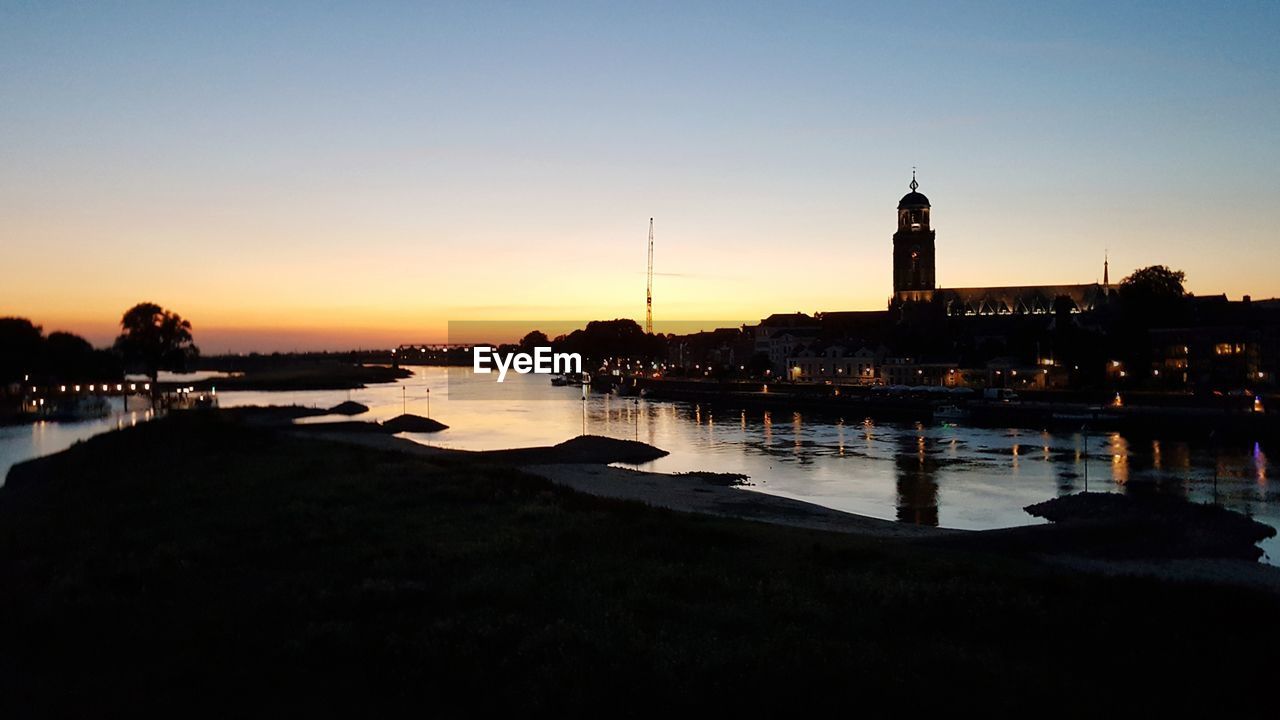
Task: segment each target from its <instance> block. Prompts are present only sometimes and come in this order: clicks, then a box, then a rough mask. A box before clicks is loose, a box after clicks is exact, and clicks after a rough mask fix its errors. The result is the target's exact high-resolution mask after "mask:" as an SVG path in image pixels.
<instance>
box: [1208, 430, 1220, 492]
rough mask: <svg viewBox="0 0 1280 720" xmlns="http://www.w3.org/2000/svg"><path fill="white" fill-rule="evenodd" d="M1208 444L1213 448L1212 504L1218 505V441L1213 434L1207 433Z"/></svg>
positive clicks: (1211, 432)
mask: <svg viewBox="0 0 1280 720" xmlns="http://www.w3.org/2000/svg"><path fill="white" fill-rule="evenodd" d="M1209 444H1210V446H1211V447H1212V448H1213V504H1214V505H1217V504H1218V441H1217V440H1216V439H1215V437H1214V432H1213V431H1212V430H1210V431H1209Z"/></svg>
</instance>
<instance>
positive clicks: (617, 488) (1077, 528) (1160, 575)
mask: <svg viewBox="0 0 1280 720" xmlns="http://www.w3.org/2000/svg"><path fill="white" fill-rule="evenodd" d="M291 434H292V435H294V436H297V437H310V438H315V439H320V440H325V441H329V442H337V443H345V444H353V445H359V446H362V447H367V448H371V449H379V450H388V451H393V452H399V453H404V454H408V455H414V456H418V457H423V458H431V459H437V460H440V459H450V460H455V461H456V460H463V461H468V462H479V463H495V464H502V463H503V462H504V460H507V461H510V460H511V459H524V460H532V462H529V463H527V464H520V465H518V466H517V467H518V469H519V470H520V471H522V472H526V473H529V474H532V475H535V476H537V477H540V478H543V479H546V480H549V481H551V482H553V483H555V484H557V485H560V486H563V487H567V488H570V489H572V490H575V491H577V492H582V493H586V494H589V495H592V496H595V497H600V498H608V499H612V500H624V501H634V502H639V503H642V504H644V505H646V506H649V507H653V508H661V509H666V510H673V511H676V512H681V513H688V514H692V515H701V516H707V517H720V518H729V519H733V520H744V521H751V522H761V523H766V524H771V525H780V526H787V527H795V528H803V529H807V530H818V531H823V532H835V533H841V534H848V535H856V536H860V537H866V538H873V539H879V540H889V541H905V542H910V543H913V544H914V543H920V544H923V545H932V546H937V547H939V548H964V547H971V548H982V549H984V550H988V551H995V552H998V553H1001V554H1014V555H1025V556H1027V557H1031V558H1035V559H1036V560H1037V561H1042V562H1046V563H1048V564H1050V565H1054V566H1056V567H1060V568H1062V569H1065V570H1067V571H1069V572H1084V573H1090V574H1098V575H1104V576H1113V577H1143V578H1148V579H1157V580H1161V581H1171V582H1204V583H1210V584H1224V585H1232V586H1238V587H1247V588H1251V589H1257V590H1263V591H1266V592H1270V593H1275V594H1278V595H1280V567H1277V566H1274V565H1269V564H1266V563H1262V562H1259V561H1257V560H1247V559H1241V558H1239V557H1210V556H1203V557H1202V556H1188V557H1181V556H1168V557H1165V556H1162V555H1161V554H1160V553H1158V552H1157V553H1152V554H1150V556H1147V555H1146V554H1144V553H1149V552H1150V549H1149V548H1148V549H1147V550H1143V549H1142V548H1143V546H1144V545H1146V544H1147V543H1148V539H1147V538H1146V537H1144V536H1145V535H1147V534H1148V533H1150V532H1151V529H1150V528H1148V527H1145V526H1143V527H1125V523H1106V522H1103V523H1096V522H1095V523H1086V524H1083V525H1077V524H1064V523H1048V524H1037V525H1018V526H1011V527H1003V528H992V529H987V530H961V529H956V528H942V527H932V526H923V525H913V524H908V523H902V522H898V521H895V520H886V519H882V518H876V517H871V516H868V515H861V514H858V513H852V512H847V511H842V510H836V509H833V508H828V507H825V506H822V505H817V504H815V503H810V502H806V501H802V500H795V499H792V498H786V497H782V496H778V495H771V494H768V493H764V492H760V491H755V490H751V489H750V488H737V487H729V486H725V485H721V484H715V483H710V482H707V481H705V480H701V479H698V478H697V477H696V475H694V474H671V473H655V472H648V471H642V470H635V469H631V468H621V467H614V466H612V465H608V464H602V463H600V462H589V461H579V462H557V459H558V458H556V457H555V453H554V451H553V448H518V449H513V450H507V451H470V450H455V449H448V448H437V447H431V446H427V445H422V444H420V443H417V442H414V441H413V440H410V439H408V438H401V437H395V436H391V435H382V434H373V433H364V432H347V431H339V432H332V433H326V432H315V431H308V432H305V433H296V432H293V433H291ZM539 453H544V455H543V456H542V457H530V455H531V454H532V455H535V456H536V455H537V454H539ZM522 456H523V458H522ZM1188 504H1191V505H1194V503H1188ZM1029 517H1030V516H1029ZM1189 534H1192V535H1194V531H1190V532H1189ZM1126 544H1127V545H1128V546H1131V547H1132V548H1134V549H1133V550H1131V551H1130V552H1129V554H1125V552H1124V549H1123V548H1124V546H1125V545H1126ZM1117 546H1119V548H1120V551H1119V554H1115V553H1116V547H1117Z"/></svg>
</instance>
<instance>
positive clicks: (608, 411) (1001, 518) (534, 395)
mask: <svg viewBox="0 0 1280 720" xmlns="http://www.w3.org/2000/svg"><path fill="white" fill-rule="evenodd" d="M492 378H493V376H488V377H484V378H475V377H472V376H471V374H470V371H469V370H467V369H462V368H449V369H446V368H418V369H416V374H415V376H414V377H412V378H408V379H406V380H403V381H401V382H399V383H397V384H394V385H384V386H375V387H372V388H368V389H364V390H354V391H351V392H350V393H348V392H347V391H301V392H224V393H219V401H220V403H221V404H222V405H223V406H224V407H232V406H239V405H287V404H298V405H306V406H312V407H331V406H333V405H336V404H337V403H339V402H341V401H343V400H346V399H347V398H348V397H350V398H351V399H352V400H356V401H358V402H361V403H364V404H365V405H368V406H370V412H369V413H368V414H366V415H363V416H359V417H358V419H388V418H391V417H394V416H396V415H399V414H400V413H401V412H403V411H405V410H407V411H408V412H411V413H416V414H419V415H426V414H428V412H429V414H430V415H431V416H432V417H434V418H436V419H438V420H440V421H442V422H444V423H447V424H448V425H450V426H451V427H450V428H449V429H448V430H445V431H443V432H441V433H437V434H434V435H413V434H406V435H405V437H408V438H410V439H412V440H415V441H417V442H422V443H424V444H429V445H437V446H441V447H452V448H464V449H472V450H490V449H497V448H508V447H518V446H527V445H547V444H554V443H557V442H561V441H563V440H565V439H567V438H569V437H572V436H574V435H577V434H579V433H581V432H582V430H583V423H584V412H583V401H582V399H581V398H582V396H581V390H580V389H578V388H558V387H552V386H551V384H550V383H549V382H548V381H547V379H546V377H544V376H532V375H528V376H519V375H514V374H512V375H508V376H507V381H506V383H504V384H503V386H493V379H492ZM477 383H482V384H483V386H484V387H483V389H484V390H486V391H488V392H486V393H481V392H476V387H477V386H476V384H477ZM464 385H465V386H466V387H468V388H469V389H470V391H469V392H467V393H465V395H466V396H467V397H469V398H470V397H476V396H478V395H487V396H489V397H492V398H494V399H490V400H473V399H468V400H453V401H450V400H449V388H450V386H453V388H454V389H455V390H457V389H458V388H459V387H462V386H464ZM428 398H430V400H429V401H428ZM428 402H430V410H429V411H428ZM585 405H586V412H585V423H586V429H587V432H589V433H592V434H596V435H608V436H611V437H617V438H626V439H637V438H638V439H640V440H643V441H645V442H648V443H651V444H653V445H656V446H658V447H660V448H662V449H664V450H667V451H669V452H670V453H671V454H670V455H669V456H667V457H664V458H661V459H659V460H657V461H655V462H652V463H646V464H644V465H641V466H638V467H640V468H641V469H644V470H654V471H658V472H680V471H689V470H715V471H719V472H735V473H742V474H744V475H747V476H748V477H749V478H750V482H751V483H753V485H751V486H750V488H749V489H750V490H752V491H758V492H766V493H771V494H775V495H782V496H786V497H791V498H796V499H800V500H807V501H809V502H813V503H817V504H820V505H825V506H828V507H833V508H837V509H840V510H847V511H851V512H856V513H860V514H864V515H870V516H874V517H880V518H889V519H898V520H901V521H904V522H915V523H924V524H929V525H939V526H943V527H954V528H969V529H982V528H992V527H1005V526H1010V525H1027V524H1032V523H1035V522H1039V521H1038V520H1036V519H1035V518H1032V517H1031V516H1030V515H1027V514H1026V513H1025V512H1024V511H1023V510H1022V508H1023V507H1024V506H1026V505H1029V504H1031V503H1035V502H1039V501H1042V500H1047V499H1049V498H1052V497H1054V496H1056V495H1060V494H1066V493H1071V492H1077V491H1079V490H1083V489H1084V483H1085V473H1086V461H1085V450H1086V448H1085V438H1084V437H1083V436H1082V435H1081V434H1079V433H1044V432H1036V431H1030V430H1014V429H1003V430H1000V429H994V430H993V429H981V428H970V427H963V426H949V425H914V424H891V423H873V422H870V421H867V420H864V419H863V418H840V417H837V416H830V417H822V416H817V415H812V414H808V413H806V414H800V413H783V412H777V411H773V412H769V411H761V410H752V411H743V410H737V409H732V408H715V409H711V408H708V407H702V406H698V405H695V404H690V403H670V402H650V401H645V400H642V399H641V400H637V399H632V398H618V397H614V396H608V395H598V394H593V395H591V396H590V397H589V398H588V400H587V401H586V404H585ZM139 419H145V418H140V417H139V414H137V413H132V414H130V415H126V416H117V417H113V418H111V419H109V420H105V421H95V422H92V423H81V424H74V425H54V424H46V425H44V426H36V427H22V428H3V429H0V472H7V470H8V467H9V465H11V464H12V463H13V462H15V461H18V460H22V459H25V458H27V457H33V456H37V455H42V454H46V453H50V452H56V451H58V450H61V449H62V448H64V447H67V446H68V445H70V443H71V442H74V441H75V440H77V439H81V438H84V437H88V436H90V435H93V434H96V433H98V432H103V431H105V430H109V429H113V428H115V427H117V426H119V425H121V424H125V423H129V422H133V421H137V420H139ZM328 419H332V418H313V419H309V420H307V422H323V421H326V420H328ZM1215 458H1216V459H1215ZM1215 465H1216V467H1217V475H1218V490H1217V492H1218V499H1219V501H1220V502H1222V503H1223V504H1224V505H1227V506H1228V507H1231V508H1233V509H1237V510H1241V511H1245V512H1249V513H1251V514H1253V515H1254V516H1255V517H1257V518H1258V519H1259V520H1261V521H1263V522H1266V523H1268V524H1270V525H1272V526H1277V527H1280V487H1277V486H1276V485H1275V483H1274V482H1273V481H1272V479H1271V477H1270V476H1271V473H1272V471H1273V468H1272V466H1271V464H1270V462H1269V461H1268V459H1267V455H1266V453H1265V452H1264V449H1263V448H1262V447H1260V446H1257V445H1254V444H1243V443H1242V444H1238V445H1227V446H1224V447H1222V448H1220V449H1219V450H1218V451H1217V452H1216V453H1215V451H1214V450H1213V448H1211V447H1209V446H1208V445H1196V444H1188V443H1186V442H1181V441H1170V440H1163V441H1152V440H1144V441H1141V442H1138V441H1134V442H1130V441H1128V440H1127V439H1126V438H1124V437H1123V436H1121V435H1119V434H1118V433H1109V434H1100V435H1091V436H1090V437H1089V438H1088V462H1087V468H1088V482H1089V490H1092V491H1103V490H1106V491H1112V492H1128V493H1142V492H1155V493H1166V494H1173V495H1178V496H1182V497H1187V498H1189V499H1192V500H1195V501H1200V502H1208V501H1211V500H1212V499H1213V496H1214V468H1215ZM1263 548H1264V549H1265V550H1266V551H1267V555H1268V561H1269V562H1275V561H1276V560H1277V558H1280V543H1277V541H1276V540H1275V539H1272V540H1269V541H1267V542H1266V543H1264V544H1263Z"/></svg>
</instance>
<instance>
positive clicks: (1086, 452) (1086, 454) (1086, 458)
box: [1080, 425, 1089, 492]
mask: <svg viewBox="0 0 1280 720" xmlns="http://www.w3.org/2000/svg"><path fill="white" fill-rule="evenodd" d="M1080 429H1081V430H1083V431H1084V491H1085V492H1089V426H1088V425H1083V426H1081V427H1080Z"/></svg>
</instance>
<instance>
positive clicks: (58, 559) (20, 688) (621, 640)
mask: <svg viewBox="0 0 1280 720" xmlns="http://www.w3.org/2000/svg"><path fill="white" fill-rule="evenodd" d="M372 437H378V438H379V439H382V438H383V436H380V435H372ZM478 460H479V461H478ZM579 465H580V464H579ZM9 479H10V482H9V485H8V486H7V487H6V488H4V489H3V490H0V527H2V528H4V531H3V532H0V604H2V606H3V607H4V608H5V612H4V613H0V631H3V633H4V637H5V638H6V642H5V643H4V644H3V645H2V646H0V705H3V706H7V707H8V708H9V709H10V714H13V711H14V710H24V711H25V713H24V714H49V713H59V714H81V715H83V714H114V712H123V711H125V710H128V711H130V712H138V711H142V712H145V711H146V710H148V709H151V710H158V709H160V708H168V709H169V710H172V709H173V708H177V707H187V706H188V704H189V703H191V702H192V701H193V699H194V698H199V703H200V708H201V710H202V711H203V712H208V713H211V714H212V713H219V712H236V711H239V712H240V713H245V712H253V713H261V712H273V711H276V710H284V709H286V708H287V709H289V710H290V711H291V712H293V713H295V714H321V715H335V714H342V713H350V712H354V711H359V712H361V713H366V714H367V713H375V714H376V713H378V712H383V711H391V710H395V709H403V708H405V707H415V708H418V709H423V708H431V709H433V710H434V711H444V712H445V713H446V714H450V713H451V712H452V713H463V712H465V713H467V714H476V713H482V712H485V711H503V710H519V711H522V712H539V711H541V712H551V711H567V712H578V713H581V712H587V711H599V710H601V709H604V708H607V709H609V711H610V712H616V713H617V714H623V715H635V714H643V713H645V712H647V711H648V710H650V709H652V708H655V707H670V706H672V705H677V704H679V705H681V706H684V707H688V708H691V709H694V710H701V711H708V710H716V711H719V712H730V711H738V710H743V709H751V710H754V711H756V712H760V711H770V710H774V711H790V712H796V711H801V710H803V709H806V708H808V707H810V706H817V705H821V706H826V707H840V708H843V709H844V710H846V711H849V710H850V709H851V708H855V707H856V708H859V709H863V710H867V709H871V708H877V707H889V706H894V707H901V706H902V704H903V702H904V698H910V700H909V704H910V706H911V708H912V710H913V712H925V711H931V710H942V709H947V708H954V705H955V703H956V702H958V699H959V698H963V702H964V703H965V704H966V705H971V706H978V707H982V708H984V709H986V710H988V711H995V712H999V711H1001V710H1004V711H1005V712H1012V711H1025V709H1026V708H1027V707H1036V706H1047V705H1049V704H1052V707H1054V708H1055V709H1061V710H1063V711H1072V710H1079V711H1086V710H1089V709H1094V710H1096V709H1097V708H1100V707H1104V708H1107V710H1108V711H1119V710H1123V709H1139V708H1140V709H1142V710H1144V711H1145V712H1158V711H1161V710H1171V709H1175V708H1176V709H1179V710H1182V711H1184V712H1185V711H1187V710H1188V709H1192V708H1214V709H1215V710H1216V711H1218V712H1225V711H1228V710H1230V709H1232V708H1239V709H1251V708H1255V707H1256V706H1257V705H1258V704H1260V703H1262V702H1269V700H1270V696H1269V692H1270V691H1269V688H1270V676H1271V674H1272V673H1271V670H1270V664H1269V663H1266V662H1263V660H1264V658H1266V657H1267V655H1268V653H1269V652H1270V648H1273V647H1275V645H1276V641H1277V640H1280V629H1278V628H1277V627H1276V625H1275V623H1273V622H1270V620H1269V619H1270V618H1271V617H1274V615H1275V612H1276V611H1277V610H1280V602H1278V601H1277V600H1276V598H1275V596H1272V595H1268V594H1262V593H1257V592H1252V591H1248V590H1245V589H1239V588H1230V587H1221V586H1214V585H1209V584H1204V583H1168V582H1155V581H1151V580H1141V579H1130V578H1104V577H1098V576H1095V575H1086V574H1080V573H1074V572H1065V571H1064V570H1063V569H1062V568H1059V567H1055V566H1051V565H1047V564H1045V563H1043V562H1039V561H1036V560H1034V559H1032V558H1029V557H1023V556H1018V555H1010V554H1008V553H1004V552H996V551H993V550H992V549H991V548H984V547H976V546H975V547H959V546H947V545H945V544H942V545H937V544H932V543H929V542H925V543H920V542H901V541H897V540H894V539H891V538H884V537H874V536H867V535H859V534H853V533H831V532H820V531H816V530H807V529H802V528H795V527H784V526H775V525H770V524H765V523H758V522H745V521H741V520H733V519H727V518H717V517H707V516H701V515H694V514H687V513H677V512H671V511H668V510H663V509H659V508H653V507H647V506H645V505H642V504H640V503H636V502H628V501H622V500H617V499H609V498H601V497H593V496H590V495H586V494H583V493H581V492H577V491H574V490H572V489H569V488H567V487H563V486H561V485H558V484H556V483H554V482H552V481H550V480H547V479H545V478H542V477H536V476H534V475H532V474H530V473H529V472H526V471H521V470H519V469H516V468H513V467H510V466H509V465H502V464H494V462H493V458H492V457H488V458H483V457H482V458H476V457H467V456H465V455H459V454H454V453H439V454H438V455H437V456H435V457H428V456H425V455H424V456H417V455H412V454H408V453H403V452H392V451H387V450H381V449H377V448H371V447H362V446H359V445H352V444H342V443H335V442H330V441H326V440H323V439H321V438H319V437H310V436H307V437H301V436H297V435H294V434H292V433H290V432H288V431H284V430H281V429H273V428H269V427H257V426H252V425H249V424H247V423H246V422H243V418H242V421H239V422H237V421H233V420H232V419H231V418H229V417H228V416H225V415H223V414H221V413H186V414H181V415H179V416H175V417H172V418H169V419H165V420H162V421H157V422H153V423H147V424H144V425H140V426H138V427H136V428H132V429H128V430H124V431H121V432H114V433H109V434H106V435H102V436H98V437H95V438H92V439H90V440H88V441H87V442H84V443H81V444H79V445H77V446H75V447H73V448H72V449H70V450H68V451H66V452H64V453H60V454H58V455H54V456H51V457H47V458H43V459H41V460H36V461H32V462H29V463H24V464H22V465H20V466H17V467H15V468H14V470H13V472H12V473H11V475H10V478H9ZM690 481H693V480H692V479H690ZM714 487H718V486H715V485H713V484H712V483H709V482H708V483H707V488H708V489H709V490H710V489H712V488H714ZM721 489H722V490H725V491H727V492H739V493H740V492H742V491H738V490H734V489H732V488H721ZM967 535H975V534H974V533H970V534H966V536H967ZM1188 673H1190V674H1191V675H1192V676H1193V677H1194V682H1186V683H1180V684H1179V686H1178V688H1177V690H1176V691H1173V690H1170V689H1169V686H1168V680H1169V678H1172V677H1186V676H1187V674H1188ZM1089 678H1105V680H1103V681H1100V682H1099V681H1092V680H1090V679H1089ZM1116 678H1123V681H1117V680H1116ZM921 688H927V689H928V692H924V693H921V692H920V689H921ZM1223 688H1230V691H1229V692H1224V691H1223Z"/></svg>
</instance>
